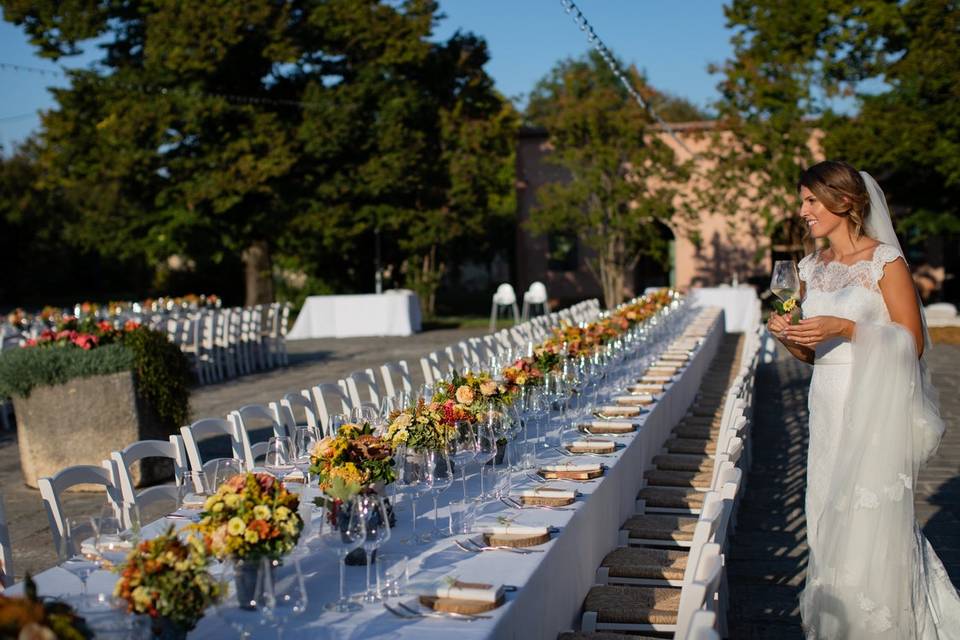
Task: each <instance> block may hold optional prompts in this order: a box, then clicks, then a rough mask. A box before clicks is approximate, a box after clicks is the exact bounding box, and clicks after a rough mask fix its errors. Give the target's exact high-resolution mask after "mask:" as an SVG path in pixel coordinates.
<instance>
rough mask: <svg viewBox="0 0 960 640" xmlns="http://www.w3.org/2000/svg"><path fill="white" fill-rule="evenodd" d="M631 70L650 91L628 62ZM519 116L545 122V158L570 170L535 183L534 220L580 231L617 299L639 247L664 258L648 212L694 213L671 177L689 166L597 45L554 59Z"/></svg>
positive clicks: (536, 224) (595, 269)
mask: <svg viewBox="0 0 960 640" xmlns="http://www.w3.org/2000/svg"><path fill="white" fill-rule="evenodd" d="M628 74H629V77H630V80H631V82H633V84H634V86H635V87H639V88H640V90H641V91H645V92H647V93H648V94H649V93H651V90H650V89H649V88H648V87H646V83H645V82H644V80H643V78H642V77H641V76H640V74H639V73H638V72H637V71H636V69H635V68H632V67H631V68H630V69H629V70H628ZM526 117H527V120H528V121H529V122H530V123H531V124H535V125H540V126H543V127H545V128H546V130H547V133H548V135H549V144H550V145H551V147H552V153H551V154H550V156H549V160H548V161H549V162H551V163H554V164H556V165H558V166H560V167H562V168H564V169H565V170H566V171H567V172H568V174H569V178H570V179H569V181H568V182H565V183H552V184H548V185H546V186H544V187H542V188H541V189H540V190H539V191H538V192H537V200H538V205H537V207H536V208H535V209H534V211H533V212H532V214H531V219H530V226H531V229H533V230H534V231H535V232H538V233H544V234H546V233H568V234H570V233H572V234H574V235H575V236H577V237H578V238H579V240H580V242H581V243H582V244H583V245H585V246H586V247H587V248H588V249H590V251H591V254H592V255H591V256H589V257H588V258H587V266H588V268H589V270H590V272H591V274H592V275H593V276H594V277H595V278H596V279H597V281H598V282H599V283H600V285H601V287H602V289H603V296H604V301H605V303H606V305H607V306H608V307H611V308H612V307H613V306H615V305H616V304H619V303H620V302H621V301H622V300H623V297H624V292H625V277H626V274H627V272H628V271H631V270H632V269H634V268H635V267H636V265H637V262H638V261H639V259H640V257H641V256H642V255H644V254H645V253H646V254H650V255H653V256H655V257H658V258H660V259H663V258H665V253H666V246H665V242H664V241H663V240H662V239H661V238H660V234H659V232H658V230H657V226H656V224H654V223H655V221H658V220H659V221H665V220H666V221H669V220H670V219H671V218H672V217H673V216H674V215H677V214H680V215H684V216H690V215H692V214H691V213H690V212H689V211H685V210H677V209H676V208H675V207H674V196H675V195H676V192H677V189H676V184H677V183H678V182H679V181H683V180H685V179H686V178H687V176H688V169H687V167H686V166H684V165H683V164H681V163H679V162H678V161H677V159H676V157H675V156H674V153H673V151H672V150H671V149H670V148H669V147H668V146H667V145H666V144H664V143H663V142H662V141H661V140H660V138H659V137H658V135H656V133H655V131H654V130H653V129H652V127H651V124H652V120H651V118H650V116H649V115H648V114H647V113H646V112H645V111H644V110H643V109H641V108H640V107H639V106H638V105H637V104H636V103H635V102H634V101H633V99H632V98H630V96H629V95H628V94H627V92H626V90H625V89H624V88H623V87H622V86H621V85H620V83H619V81H618V80H617V78H616V76H614V75H613V73H612V72H611V71H610V70H609V68H608V67H607V65H606V63H605V62H604V61H603V59H602V58H601V57H600V56H599V55H598V54H596V53H594V52H591V53H590V54H588V55H587V56H586V57H585V58H583V59H579V60H565V61H562V62H560V63H559V64H557V65H556V66H555V67H554V68H553V70H552V71H551V72H550V74H549V75H548V76H547V77H545V78H544V79H543V80H541V81H540V82H539V83H538V84H537V86H536V88H535V89H534V91H533V93H532V94H531V97H530V102H529V105H528V108H527V113H526Z"/></svg>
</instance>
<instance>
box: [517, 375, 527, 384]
mask: <svg viewBox="0 0 960 640" xmlns="http://www.w3.org/2000/svg"><path fill="white" fill-rule="evenodd" d="M517 384H518V385H520V386H521V387H522V386H523V385H525V384H527V374H525V373H521V374H520V375H518V376H517Z"/></svg>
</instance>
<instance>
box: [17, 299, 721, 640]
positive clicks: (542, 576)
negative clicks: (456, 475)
mask: <svg viewBox="0 0 960 640" xmlns="http://www.w3.org/2000/svg"><path fill="white" fill-rule="evenodd" d="M713 311H714V312H716V311H718V310H713ZM694 312H695V313H692V314H691V318H693V317H695V316H696V315H698V314H701V313H704V312H706V313H710V311H706V310H701V309H695V310H694ZM723 326H724V319H723V313H722V312H719V313H717V314H716V316H715V318H714V319H713V321H712V323H711V324H710V328H709V331H708V332H707V335H706V336H705V338H704V339H703V341H702V342H701V344H700V345H699V346H698V347H697V349H696V351H695V352H694V355H693V357H692V358H691V359H690V362H689V365H688V366H687V367H686V368H685V369H684V370H683V372H682V374H681V375H680V377H679V378H678V379H676V380H674V381H673V382H671V383H669V385H668V386H667V388H666V390H665V391H664V393H663V395H662V396H661V397H660V398H659V400H658V401H657V402H656V403H655V404H654V405H653V406H652V408H651V409H650V411H649V412H644V414H643V415H642V416H641V417H639V418H636V419H635V420H637V421H638V422H639V423H640V425H641V426H640V429H639V430H638V431H637V432H636V433H635V434H633V435H631V436H627V437H623V438H618V439H617V440H618V441H619V442H622V443H624V444H625V445H626V446H625V447H623V448H621V449H620V450H619V451H618V453H616V454H613V455H611V456H609V457H607V458H605V459H604V463H605V464H606V465H607V467H608V469H607V471H606V473H605V475H604V476H603V477H602V478H601V479H599V480H598V481H596V482H592V483H582V484H579V483H578V484H568V483H564V482H562V481H561V482H552V483H551V484H554V485H560V486H569V487H573V488H576V489H577V490H578V491H579V492H580V493H581V494H582V496H581V497H580V498H578V499H577V501H576V502H575V503H574V505H572V507H573V509H572V510H570V511H550V510H546V509H544V510H534V509H530V510H524V511H516V510H510V509H508V508H507V507H506V506H505V505H504V504H503V503H501V502H492V503H488V504H486V505H484V508H483V510H482V512H481V515H480V518H481V519H483V520H485V521H486V520H489V519H493V518H496V517H497V516H500V515H509V516H511V517H513V516H515V517H514V522H516V523H518V524H524V523H526V524H543V525H549V526H553V527H556V528H557V530H558V533H556V534H554V536H553V539H552V540H551V541H550V542H548V543H546V544H544V545H541V546H540V547H537V548H539V549H542V550H543V551H544V552H543V553H531V554H529V555H519V554H514V553H509V552H488V553H481V554H468V553H465V552H463V551H461V550H459V549H458V548H457V547H456V546H455V545H454V544H453V539H452V538H447V539H441V540H439V541H437V542H433V543H428V544H424V545H420V546H406V545H403V544H400V543H399V540H400V539H402V538H405V537H406V536H407V535H408V534H409V532H410V511H409V507H407V508H406V509H403V510H399V511H398V512H397V514H396V515H397V517H398V523H397V526H396V527H395V529H394V531H393V537H392V538H391V540H390V541H388V542H387V544H386V545H385V546H384V548H383V552H385V553H391V554H396V553H402V554H406V555H407V556H408V557H409V570H410V576H411V580H413V581H420V580H427V579H434V578H440V577H442V576H450V575H454V576H456V577H457V578H458V579H459V580H461V581H464V582H474V583H477V582H479V583H491V584H505V585H511V586H514V587H516V591H512V592H510V593H508V594H507V599H506V602H505V604H504V605H503V606H501V607H499V608H498V609H495V610H493V611H491V612H489V614H488V615H489V616H490V619H484V620H476V621H470V622H465V621H458V620H447V619H419V620H412V621H411V620H402V619H400V618H397V617H395V616H394V615H392V614H390V613H388V612H387V611H386V610H384V609H383V608H382V607H380V606H367V607H365V608H364V609H363V610H361V611H358V612H355V613H349V614H339V613H332V612H327V611H324V609H323V605H324V604H325V603H326V602H330V601H332V600H335V599H336V597H337V588H338V583H337V565H336V562H335V561H334V556H333V555H332V554H330V553H328V552H326V551H323V550H321V549H318V550H316V551H310V552H309V553H307V554H306V555H304V556H303V557H302V558H301V560H300V562H301V566H302V568H303V572H304V577H305V580H306V586H307V591H308V593H309V597H310V601H309V605H308V610H307V611H306V613H304V614H303V615H301V616H298V617H296V618H293V619H290V620H289V621H288V622H287V623H286V625H285V627H284V632H283V633H284V637H288V638H301V637H302V638H311V639H313V638H350V639H356V640H360V639H364V640H366V639H371V638H384V639H385V638H390V639H395V638H405V639H410V640H431V639H436V640H453V639H457V640H463V639H467V638H470V639H473V638H477V639H480V638H491V639H498V640H499V639H507V638H515V639H517V640H530V639H535V638H543V639H549V640H553V639H554V638H555V637H556V635H557V634H558V633H559V632H561V631H564V630H567V629H570V628H573V627H574V625H575V615H576V612H577V611H578V610H579V608H580V605H581V603H582V601H583V598H584V597H585V596H586V593H587V591H588V590H589V589H590V586H591V585H592V584H593V583H594V576H595V572H596V569H597V567H598V566H599V565H600V563H601V561H602V560H603V557H604V556H605V555H606V554H607V553H608V552H610V551H611V550H612V549H613V548H615V547H616V546H617V536H618V534H617V532H618V530H619V528H620V524H621V523H622V522H623V521H624V520H626V518H627V517H629V516H630V515H632V514H633V513H634V512H635V505H634V503H635V500H636V495H637V493H638V492H639V490H640V485H641V481H642V479H643V471H644V469H645V468H646V467H648V466H649V465H650V464H651V461H652V458H653V456H654V455H655V454H656V453H657V452H658V451H659V449H660V447H661V446H662V444H663V442H664V441H665V440H666V438H667V436H668V434H669V432H670V430H671V429H672V427H673V426H674V425H675V424H676V423H677V422H678V421H679V420H680V419H681V418H682V417H683V415H684V414H685V413H686V411H687V410H688V408H689V407H690V405H691V403H692V402H693V400H694V397H695V396H696V394H697V391H698V390H699V388H700V383H701V381H702V379H703V376H704V373H705V372H706V370H707V368H708V367H709V366H710V362H711V361H712V360H713V357H714V355H715V354H716V352H717V347H718V346H719V343H720V338H721V336H722V334H723ZM650 357H652V356H650ZM553 458H554V459H552V460H551V459H550V456H547V457H545V458H543V459H542V463H551V462H553V463H556V462H560V461H561V460H569V458H563V457H561V456H559V454H558V455H556V456H553ZM593 460H596V458H593ZM516 477H517V478H518V481H517V482H515V484H514V490H516V489H518V488H522V487H524V486H531V487H532V486H536V485H535V483H533V481H531V480H529V479H528V478H526V477H523V476H522V475H520V474H518V475H517V476H516ZM520 478H522V479H523V481H522V482H521V481H519V479H520ZM476 482H477V478H476V474H474V477H473V480H472V482H471V483H470V484H469V490H470V491H471V492H472V494H473V495H476V494H477V493H479V491H478V489H479V487H478V486H477V485H476ZM461 496H462V492H461V487H460V485H459V482H458V483H455V484H454V485H453V487H451V488H450V489H449V490H448V491H447V492H446V493H445V494H444V496H442V497H441V500H442V501H443V502H442V505H443V506H442V507H441V509H440V518H441V524H443V523H445V522H446V518H447V517H448V515H449V509H448V507H447V504H446V503H447V502H448V501H449V500H450V499H454V500H456V499H458V498H459V497H461ZM427 505H428V500H422V501H421V509H420V510H418V512H419V513H421V514H422V513H425V512H426V511H428V509H427ZM171 522H173V521H171ZM418 522H419V525H418V529H420V528H424V529H425V528H426V527H428V526H429V521H428V520H427V519H426V518H423V519H421V520H419V521H418ZM162 523H163V521H160V522H157V523H154V524H152V525H150V529H152V530H158V529H160V528H161V527H162V526H163V525H162ZM177 524H178V525H179V526H182V521H180V522H177ZM364 577H365V568H364V567H347V581H348V590H349V592H351V593H360V592H362V590H363V588H364ZM36 580H37V583H38V585H39V589H40V593H41V594H44V595H57V594H61V593H70V592H74V591H75V590H76V589H77V579H76V578H74V577H73V576H70V575H69V574H67V573H66V572H65V571H64V570H62V569H59V568H53V569H50V570H48V571H45V572H43V573H41V574H40V575H38V576H37V577H36ZM98 581H99V582H98ZM112 582H113V578H112V576H110V575H108V574H102V573H101V574H96V575H95V576H94V577H92V578H91V580H90V583H89V584H90V590H91V591H94V590H96V589H98V588H107V589H108V588H110V585H111V584H112ZM17 588H19V585H18V587H17ZM410 599H412V596H407V598H406V600H410ZM250 615H252V616H256V614H250ZM253 635H254V637H256V638H275V637H276V630H275V629H272V628H265V627H259V628H258V629H257V630H256V631H255V632H254V634H253ZM235 637H237V633H236V631H235V630H233V629H231V628H230V627H228V626H227V624H226V623H225V622H224V620H223V619H221V618H219V617H218V616H217V615H215V614H214V613H212V612H209V613H208V615H207V617H205V618H204V619H203V620H202V621H201V623H200V625H199V626H198V627H197V629H196V630H195V631H194V632H192V633H191V634H190V638H205V639H206V638H210V639H221V638H222V639H227V638H235Z"/></svg>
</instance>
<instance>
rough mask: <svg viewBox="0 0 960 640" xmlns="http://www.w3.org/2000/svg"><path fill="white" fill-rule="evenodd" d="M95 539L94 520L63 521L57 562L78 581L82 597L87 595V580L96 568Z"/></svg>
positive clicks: (80, 518)
mask: <svg viewBox="0 0 960 640" xmlns="http://www.w3.org/2000/svg"><path fill="white" fill-rule="evenodd" d="M96 537H97V522H96V518H92V517H90V516H83V517H76V518H65V519H64V521H63V533H62V534H61V536H60V544H59V545H57V560H58V561H59V564H60V567H61V568H63V569H66V570H67V571H69V572H70V573H72V574H73V575H75V576H76V577H77V578H78V579H79V580H80V584H81V591H80V592H81V594H83V595H84V596H85V595H87V579H88V578H89V577H90V575H91V574H93V572H94V571H96V570H97V568H98V561H99V557H98V556H97V552H96V546H95V544H96V543H95V541H96Z"/></svg>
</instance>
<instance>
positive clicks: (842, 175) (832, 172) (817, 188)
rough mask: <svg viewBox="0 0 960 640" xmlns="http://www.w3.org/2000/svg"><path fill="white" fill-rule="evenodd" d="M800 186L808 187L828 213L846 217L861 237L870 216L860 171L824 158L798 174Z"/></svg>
mask: <svg viewBox="0 0 960 640" xmlns="http://www.w3.org/2000/svg"><path fill="white" fill-rule="evenodd" d="M800 187H806V188H807V189H810V191H812V192H813V195H815V196H816V197H817V200H819V201H820V202H822V203H823V206H825V207H826V208H827V210H828V211H830V213H832V214H834V215H837V216H840V217H843V218H848V223H849V224H850V226H851V227H853V232H854V234H855V235H856V237H858V238H860V237H862V236H863V226H864V224H865V223H866V220H867V216H868V215H870V194H869V193H867V185H866V184H865V183H864V181H863V176H861V175H860V172H859V171H857V170H856V169H854V168H853V167H852V166H851V165H849V164H847V163H846V162H842V161H839V160H824V161H823V162H818V163H817V164H815V165H813V166H812V167H810V168H808V169H806V170H804V172H803V173H801V174H800V179H799V180H798V181H797V191H799V190H800Z"/></svg>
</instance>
